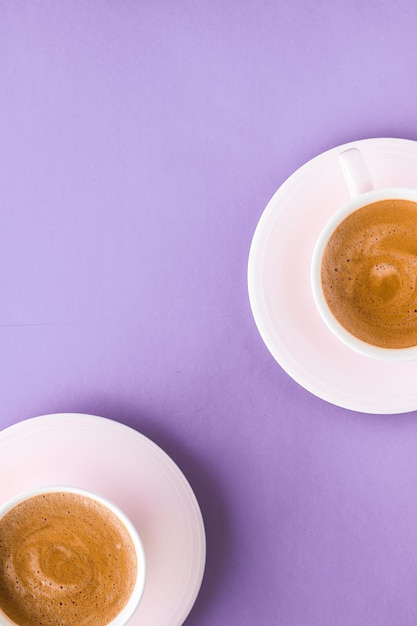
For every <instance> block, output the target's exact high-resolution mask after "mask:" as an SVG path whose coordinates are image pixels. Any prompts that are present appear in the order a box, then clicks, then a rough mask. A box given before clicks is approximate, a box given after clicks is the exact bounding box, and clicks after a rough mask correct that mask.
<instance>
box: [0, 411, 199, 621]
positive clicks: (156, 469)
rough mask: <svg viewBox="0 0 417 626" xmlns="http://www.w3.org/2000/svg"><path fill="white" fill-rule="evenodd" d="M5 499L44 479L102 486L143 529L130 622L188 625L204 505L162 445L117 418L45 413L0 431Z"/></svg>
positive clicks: (0, 492) (0, 495)
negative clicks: (140, 579)
mask: <svg viewBox="0 0 417 626" xmlns="http://www.w3.org/2000/svg"><path fill="white" fill-rule="evenodd" d="M0 476H3V477H4V476H7V480H0V501H1V502H5V501H6V500H8V499H10V498H12V497H13V496H14V495H15V494H16V493H19V492H23V491H27V490H30V489H33V488H34V489H37V488H38V487H39V486H40V485H48V484H56V485H72V486H76V487H77V488H80V489H84V490H87V491H90V492H92V493H95V494H100V495H101V496H102V497H104V498H106V499H107V500H109V501H110V502H113V503H114V504H115V505H116V506H117V507H119V508H120V509H121V510H122V511H123V512H124V513H125V514H126V515H127V517H128V518H129V519H130V521H131V522H132V524H133V525H134V526H135V528H136V529H137V531H138V533H139V536H140V538H141V541H142V543H143V547H144V551H145V555H146V584H145V589H144V592H143V596H142V598H141V601H140V603H139V606H138V608H137V610H136V611H135V613H134V615H133V616H132V618H131V620H130V622H129V626H149V625H150V624H152V626H182V624H183V623H184V621H185V620H186V618H187V616H188V614H189V613H190V611H191V609H192V607H193V605H194V602H195V601H196V598H197V596H198V593H199V590H200V587H201V583H202V580H203V575H204V568H205V557H206V538H205V530H204V522H203V518H202V515H201V511H200V507H199V505H198V502H197V499H196V497H195V495H194V492H193V490H192V489H191V486H190V484H189V482H188V481H187V479H186V478H185V476H184V474H183V473H182V472H181V470H180V469H179V467H178V466H177V465H176V464H175V463H174V461H173V460H172V459H171V457H169V456H168V455H167V453H166V452H164V450H162V449H161V448H160V447H159V446H158V445H156V444H155V443H154V442H153V441H151V440H150V439H149V438H148V437H145V436H144V435H143V434H142V433H139V432H138V431H137V430H135V429H133V428H130V427H128V426H125V425H124V424H121V423H119V422H117V421H114V420H111V419H107V418H103V417H98V416H95V415H85V414H78V413H59V414H52V415H43V416H40V417H34V418H31V419H27V420H24V421H21V422H18V423H16V424H13V425H11V426H9V427H8V428H6V429H5V430H3V431H1V432H0Z"/></svg>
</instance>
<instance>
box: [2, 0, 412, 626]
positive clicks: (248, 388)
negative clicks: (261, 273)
mask: <svg viewBox="0 0 417 626" xmlns="http://www.w3.org/2000/svg"><path fill="white" fill-rule="evenodd" d="M416 20H417V5H416V4H415V3H413V2H412V1H411V0H408V1H407V0H404V1H399V0H397V1H393V0H380V1H378V2H370V3H363V2H359V1H356V0H352V1H351V2H342V1H341V0H336V2H331V1H330V0H317V1H315V2H313V1H309V0H307V1H305V2H293V1H290V0H284V1H282V2H276V1H267V0H256V1H255V0H251V1H249V0H241V1H240V2H229V3H225V2H223V1H220V0H214V1H210V2H209V1H208V0H204V1H191V0H188V1H185V0H179V1H177V2H168V1H167V0H166V1H160V0H153V1H151V2H140V1H136V2H135V1H133V0H130V1H129V0H122V1H121V2H116V1H110V0H103V1H100V2H99V1H98V0H97V1H93V0H85V1H84V0H83V1H81V0H75V1H71V2H70V1H63V2H54V1H53V0H42V1H40V0H32V1H31V2H27V1H23V0H17V1H14V0H13V1H12V0H3V1H2V2H1V4H0V94H1V96H0V137H1V143H0V199H1V209H0V285H1V298H0V346H1V349H0V371H1V378H0V402H1V405H0V407H1V410H0V428H6V427H7V426H9V425H11V424H13V423H16V422H19V421H21V420H24V419H27V418H30V417H33V416H35V415H41V414H46V413H55V412H67V411H68V412H82V413H93V414H97V415H102V416H104V417H109V418H112V419H115V420H117V421H120V422H122V423H124V424H127V425H129V426H132V427H134V428H135V429H137V430H138V431H140V432H142V433H143V434H144V435H146V436H148V437H150V438H151V439H153V440H154V441H155V442H156V443H157V444H158V445H160V446H161V447H162V448H163V449H164V450H165V451H166V452H167V453H168V454H169V455H170V456H171V457H172V458H173V460H174V461H175V462H176V463H177V464H178V465H179V467H180V468H181V469H182V471H183V472H184V474H185V475H186V476H187V478H188V480H189V481H190V484H191V486H192V487H193V489H194V492H195V494H196V496H197V499H198V501H199V503H200V506H201V509H202V513H203V516H204V520H205V524H206V532H207V568H206V575H205V578H204V581H203V586H202V588H201V592H200V595H199V597H198V599H197V601H196V604H195V606H194V608H193V610H192V611H191V613H190V615H189V617H188V619H187V620H186V624H187V626H230V625H234V624H236V625H239V626H249V625H250V626H253V625H254V624H265V625H269V624H271V625H275V624H279V625H282V626H327V625H329V626H351V625H352V624H355V625H356V626H368V625H369V626H371V625H372V626H374V625H375V624H377V625H378V626H392V625H393V624H401V626H415V624H416V623H417V600H416V593H415V590H416V587H417V569H416V560H417V530H416V523H415V520H416V518H417V497H416V492H417V454H416V449H417V419H416V415H415V413H408V414H402V415H392V416H391V415H384V416H381V415H379V416H378V415H367V414H360V413H356V412H353V411H349V410H346V409H342V408H339V407H336V406H333V405H331V404H329V403H327V402H325V401H323V400H320V399H319V398H316V397H315V396H314V395H312V394H311V393H309V392H308V391H306V390H304V389H303V388H302V387H300V386H299V385H298V384H297V383H296V382H294V381H293V380H292V379H291V378H290V377H289V376H288V375H287V374H286V373H285V372H284V371H283V370H282V369H281V368H280V367H279V365H278V364H277V363H276V362H275V361H274V359H273V358H272V357H271V355H270V354H269V352H268V350H267V349H266V347H265V345H264V344H263V342H262V340H261V338H260V336H259V334H258V332H257V329H256V327H255V324H254V321H253V317H252V314H251V311H250V307H249V301H248V294H247V284H246V272H247V260H248V254H249V247H250V243H251V240H252V236H253V233H254V230H255V227H256V225H257V223H258V220H259V218H260V215H261V213H262V211H263V209H264V207H265V205H266V203H267V202H268V200H269V199H270V197H271V196H272V194H273V193H274V192H275V190H276V189H277V188H278V187H279V186H280V185H281V184H282V183H283V182H284V181H285V179H286V178H287V177H288V176H289V175H290V174H291V173H292V172H293V171H294V170H296V169H297V168H299V167H300V166H301V165H302V164H303V163H305V162H306V161H307V160H309V159H311V158H312V157H314V156H316V155H317V154H319V153H320V152H322V151H324V150H327V149H329V148H332V147H333V146H335V145H339V144H342V143H345V142H348V141H351V140H356V139H361V138H367V137H404V138H408V139H414V140H415V139H417V118H416V110H417V88H416V85H415V76H416V71H417V47H416V41H415V24H416ZM305 315H306V316H307V315H308V311H306V312H305ZM0 480H5V477H1V478H0ZM7 480H10V477H7Z"/></svg>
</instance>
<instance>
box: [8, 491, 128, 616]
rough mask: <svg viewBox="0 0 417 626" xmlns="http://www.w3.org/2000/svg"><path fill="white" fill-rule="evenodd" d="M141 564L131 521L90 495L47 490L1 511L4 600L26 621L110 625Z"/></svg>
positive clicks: (15, 613) (11, 611) (12, 614)
mask: <svg viewBox="0 0 417 626" xmlns="http://www.w3.org/2000/svg"><path fill="white" fill-rule="evenodd" d="M136 572H137V560H136V553H135V549H134V546H133V542H132V539H131V537H130V535H129V533H128V531H127V529H126V528H125V526H124V525H123V524H122V523H121V521H120V520H119V519H118V517H116V515H114V513H113V512H112V511H110V510H109V509H108V508H107V507H105V506H104V505H102V504H101V503H99V502H97V501H96V500H93V499H91V498H89V497H87V496H85V495H80V494H77V493H67V492H57V493H55V492H51V493H45V494H39V495H36V496H33V497H31V498H28V499H27V500H24V501H23V502H21V503H20V504H18V505H16V506H15V507H14V508H13V509H11V510H10V511H9V512H8V513H6V515H5V516H4V517H3V518H2V519H0V608H1V610H2V611H3V613H4V614H5V615H6V616H7V617H8V618H9V619H10V620H11V621H12V622H13V623H14V624H17V625H19V626H70V625H71V626H104V625H105V624H108V623H109V622H110V621H111V620H112V619H113V618H114V617H115V616H116V615H117V614H118V613H119V612H120V611H121V610H122V608H123V607H124V606H125V604H126V602H127V601H128V599H129V597H130V595H131V592H132V589H133V587H134V584H135V580H136Z"/></svg>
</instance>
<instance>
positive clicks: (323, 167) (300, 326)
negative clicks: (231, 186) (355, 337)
mask: <svg viewBox="0 0 417 626" xmlns="http://www.w3.org/2000/svg"><path fill="white" fill-rule="evenodd" d="M351 147H357V148H359V149H360V150H361V152H362V154H363V156H364V158H365V160H366V162H367V165H368V168H369V171H370V174H371V178H372V180H373V182H374V185H375V188H380V187H396V186H398V187H415V188H417V142H415V141H410V140H407V139H390V138H387V139H363V140H361V141H355V142H351V143H348V144H344V145H342V146H338V147H335V148H332V149H331V150H328V151H327V152H324V153H323V154H320V155H319V156H317V157H315V158H314V159H312V160H311V161H309V162H308V163H306V164H305V165H303V166H302V167H301V168H300V169H298V170H297V171H296V172H295V173H294V174H292V176H290V177H289V178H288V179H287V180H286V181H285V183H284V184H283V185H282V186H281V187H280V188H279V189H278V191H277V192H276V193H275V194H274V196H273V197H272V198H271V200H270V202H269V203H268V205H267V206H266V208H265V210H264V212H263V213H262V215H261V218H260V220H259V223H258V225H257V228H256V230H255V233H254V237H253V240H252V245H251V249H250V253H249V263H248V289H249V300H250V304H251V308H252V313H253V316H254V319H255V323H256V325H257V328H258V330H259V333H260V335H261V337H262V339H263V341H264V342H265V344H266V346H267V348H268V349H269V351H270V352H271V354H272V355H273V357H274V358H275V360H276V361H277V362H278V363H279V364H280V366H281V367H282V368H283V369H284V370H285V371H286V372H287V373H288V374H289V375H290V376H291V377H292V378H293V379H294V380H296V381H297V382H298V383H299V384H300V385H302V386H303V387H304V388H305V389H307V390H309V391H310V392H311V393H313V394H315V395H316V396H318V397H320V398H323V399H324V400H327V401H328V402H331V403H332V404H335V405H338V406H341V407H344V408H348V409H352V410H355V411H360V412H365V413H381V414H382V413H404V412H406V411H412V410H415V409H417V385H416V382H415V381H416V377H417V361H415V362H414V361H412V362H408V363H387V362H380V361H376V360H374V359H370V358H369V357H365V356H362V355H360V354H358V353H356V352H354V351H353V350H351V349H350V348H348V347H346V346H345V345H343V344H342V343H341V342H340V341H339V340H338V339H336V338H335V337H334V336H333V335H332V333H331V332H330V331H329V330H328V328H327V327H326V325H325V324H324V322H323V321H322V319H321V317H320V315H319V313H318V312H317V310H316V307H315V304H314V301H313V296H312V292H311V286H310V265H311V257H312V253H313V248H314V244H315V241H316V239H317V237H318V235H319V233H320V232H321V230H322V228H323V227H324V224H325V223H326V222H327V220H328V219H329V218H330V216H331V215H332V213H334V212H335V211H336V210H337V209H338V208H339V207H341V206H342V205H343V204H345V203H346V202H347V200H348V199H349V193H348V189H347V186H346V182H345V179H344V177H343V175H342V172H341V170H340V165H339V163H338V155H339V153H340V152H342V151H343V150H346V149H347V148H351Z"/></svg>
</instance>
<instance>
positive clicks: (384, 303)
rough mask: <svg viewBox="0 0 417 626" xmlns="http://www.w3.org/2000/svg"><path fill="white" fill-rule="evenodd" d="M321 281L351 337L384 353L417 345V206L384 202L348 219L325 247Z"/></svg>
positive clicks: (372, 205)
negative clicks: (389, 349)
mask: <svg viewBox="0 0 417 626" xmlns="http://www.w3.org/2000/svg"><path fill="white" fill-rule="evenodd" d="M321 280H322V287H323V292H324V295H325V298H326V301H327V303H328V305H329V308H330V310H331V311H332V312H333V315H334V316H335V317H336V319H337V320H338V321H339V322H340V323H341V324H342V326H344V327H345V328H346V330H348V331H349V332H350V333H351V334H353V335H355V336H356V337H358V338H359V339H362V340H363V341H365V342H367V343H369V344H372V345H376V346H379V347H383V348H408V347H411V346H415V345H417V203H415V202H412V201H408V200H402V199H395V200H382V201H378V202H375V203H372V204H369V205H367V206H365V207H362V208H361V209H358V210H357V211H355V212H354V213H353V214H351V215H350V216H349V217H347V218H346V219H345V220H344V221H343V222H342V223H341V224H340V225H339V227H338V228H337V229H336V230H335V232H334V233H333V235H332V236H331V238H330V240H329V242H328V244H327V247H326V250H325V253H324V255H323V260H322V266H321Z"/></svg>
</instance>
